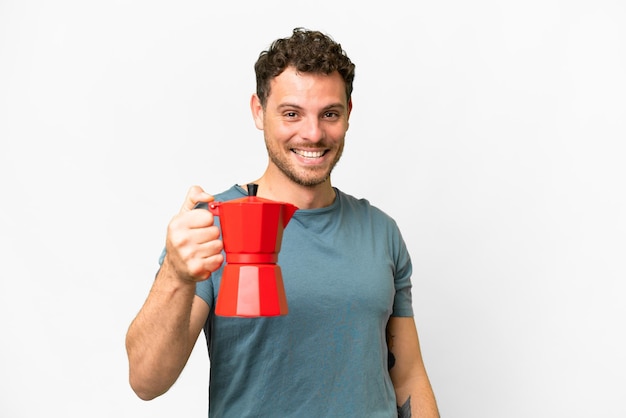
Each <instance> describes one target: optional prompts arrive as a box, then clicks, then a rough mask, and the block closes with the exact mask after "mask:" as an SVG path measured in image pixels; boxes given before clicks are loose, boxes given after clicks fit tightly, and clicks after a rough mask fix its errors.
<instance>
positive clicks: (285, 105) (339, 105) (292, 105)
mask: <svg viewBox="0 0 626 418" xmlns="http://www.w3.org/2000/svg"><path fill="white" fill-rule="evenodd" d="M284 108H294V109H303V107H302V106H300V105H297V104H295V103H281V104H279V105H278V108H277V109H278V110H281V109H284ZM337 108H340V109H342V110H345V109H346V106H345V105H344V104H343V103H332V104H329V105H328V106H324V107H323V108H322V112H324V111H327V110H330V109H337Z"/></svg>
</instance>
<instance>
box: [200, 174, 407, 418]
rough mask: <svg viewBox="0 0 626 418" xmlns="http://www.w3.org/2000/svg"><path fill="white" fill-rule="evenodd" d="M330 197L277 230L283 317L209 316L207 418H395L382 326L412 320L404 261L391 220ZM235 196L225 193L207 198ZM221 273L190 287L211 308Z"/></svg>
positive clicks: (236, 194) (356, 202) (235, 191)
mask: <svg viewBox="0 0 626 418" xmlns="http://www.w3.org/2000/svg"><path fill="white" fill-rule="evenodd" d="M335 190H336V195H337V197H336V199H335V201H334V202H333V204H332V205H330V206H328V207H325V208H320V209H311V210H298V211H296V213H295V214H294V215H293V217H292V219H291V221H290V222H289V223H288V224H287V226H286V228H285V230H284V233H283V240H282V247H281V251H280V253H279V256H278V265H279V266H280V268H281V270H282V275H283V281H284V285H285V293H286V295H287V301H288V305H289V314H288V315H286V316H280V317H267V318H232V317H220V316H216V315H215V314H214V312H213V309H211V313H210V315H209V318H208V320H207V323H206V325H205V329H204V331H205V335H206V339H207V344H208V349H209V355H210V363H211V368H210V370H211V372H210V389H209V416H210V417H237V418H243V417H272V418H275V417H281V418H285V417H297V418H302V417H316V418H321V417H351V418H352V417H368V418H369V417H385V418H387V417H397V407H396V398H395V392H394V388H393V385H392V383H391V379H390V377H389V373H388V353H387V343H386V333H385V329H386V325H387V322H388V320H389V317H390V316H392V315H393V316H412V315H413V308H412V303H411V280H410V278H411V271H412V268H411V259H410V256H409V254H408V251H407V248H406V246H405V243H404V240H403V239H402V236H401V234H400V231H399V229H398V227H397V225H396V223H395V221H394V220H393V219H392V218H390V217H389V216H388V215H386V214H385V213H383V212H382V211H381V210H379V209H377V208H375V207H373V206H372V205H370V204H369V202H368V201H367V200H364V199H356V198H354V197H352V196H349V195H347V194H344V193H342V192H341V191H339V190H338V189H335ZM243 196H246V192H245V191H244V189H243V188H241V187H239V186H233V187H232V188H230V189H229V190H227V191H225V192H224V193H221V194H218V195H216V196H215V197H216V200H217V201H227V200H232V199H237V198H241V197H243ZM215 219H216V223H218V224H219V217H216V218H215ZM222 269H223V266H222V268H220V269H219V270H218V271H216V272H214V273H213V274H212V277H211V279H209V280H206V281H203V282H200V283H198V284H197V286H196V293H197V294H198V295H199V296H200V297H201V298H202V299H204V300H205V301H206V302H207V303H208V304H209V306H211V307H214V306H215V300H216V297H217V289H219V284H220V280H221V272H222Z"/></svg>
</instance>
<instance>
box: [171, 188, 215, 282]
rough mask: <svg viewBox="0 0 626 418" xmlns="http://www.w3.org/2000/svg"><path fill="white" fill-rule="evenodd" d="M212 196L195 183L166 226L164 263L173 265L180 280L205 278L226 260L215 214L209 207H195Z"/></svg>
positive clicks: (209, 199)
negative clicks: (214, 221)
mask: <svg viewBox="0 0 626 418" xmlns="http://www.w3.org/2000/svg"><path fill="white" fill-rule="evenodd" d="M213 200H214V198H213V196H211V195H210V194H208V193H206V192H205V191H204V190H202V188H201V187H199V186H192V187H191V188H190V189H189V191H188V192H187V197H186V198H185V202H184V203H183V205H182V207H181V208H180V212H179V213H178V214H177V215H176V216H174V217H173V218H172V220H171V221H170V223H169V225H168V227H167V238H166V243H165V248H166V255H165V260H164V261H163V264H167V265H168V267H170V268H171V269H173V271H174V272H175V274H176V276H177V277H178V278H179V279H181V280H185V281H191V282H198V281H202V280H206V279H208V278H209V277H210V276H211V273H212V272H214V271H215V270H217V269H218V268H219V267H220V266H221V265H222V263H223V262H224V256H223V255H222V253H221V252H222V249H223V243H222V241H221V240H220V239H219V236H220V231H219V228H218V227H217V226H215V225H214V223H213V214H212V213H211V212H209V211H208V210H206V209H195V207H196V205H197V204H198V203H209V202H212V201H213Z"/></svg>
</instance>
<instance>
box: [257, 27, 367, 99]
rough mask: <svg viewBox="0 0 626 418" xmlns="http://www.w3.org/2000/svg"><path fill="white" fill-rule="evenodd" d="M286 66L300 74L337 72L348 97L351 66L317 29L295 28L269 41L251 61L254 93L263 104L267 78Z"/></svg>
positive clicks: (341, 50)
mask: <svg viewBox="0 0 626 418" xmlns="http://www.w3.org/2000/svg"><path fill="white" fill-rule="evenodd" d="M290 66H293V67H295V69H296V70H297V71H298V72H301V73H319V74H326V75H328V74H330V73H332V72H334V71H337V72H338V73H339V74H340V75H341V77H342V78H343V80H344V81H345V83H346V96H347V100H348V101H349V100H350V97H351V96H352V82H353V81H354V67H355V66H354V64H353V63H352V61H350V58H348V56H347V54H346V52H345V51H344V50H343V49H342V48H341V45H340V44H338V43H337V42H335V41H334V40H333V39H332V38H331V37H330V36H328V35H325V34H323V33H321V32H319V31H313V30H307V29H304V28H295V29H294V30H293V34H292V35H291V37H289V38H283V39H277V40H275V41H274V42H272V44H271V45H270V47H269V49H268V50H267V51H263V52H261V54H260V55H259V59H258V60H257V62H256V63H255V64H254V71H255V73H256V92H257V96H259V100H260V102H261V105H262V106H263V107H265V104H266V103H267V97H268V96H269V94H270V81H271V80H272V79H273V78H274V77H277V76H279V75H280V74H281V73H282V72H283V71H284V70H285V68H287V67H290Z"/></svg>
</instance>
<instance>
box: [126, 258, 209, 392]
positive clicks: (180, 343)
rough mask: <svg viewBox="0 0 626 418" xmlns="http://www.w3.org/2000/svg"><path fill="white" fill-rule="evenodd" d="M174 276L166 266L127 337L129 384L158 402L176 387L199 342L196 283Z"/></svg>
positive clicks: (163, 267)
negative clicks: (194, 323)
mask: <svg viewBox="0 0 626 418" xmlns="http://www.w3.org/2000/svg"><path fill="white" fill-rule="evenodd" d="M173 275H174V271H173V269H171V268H170V267H169V265H168V263H167V262H164V263H163V266H162V268H161V270H160V271H159V273H158V275H157V277H156V279H155V281H154V284H153V286H152V289H151V290H150V294H149V295H148V298H147V299H146V301H145V303H144V305H143V307H142V308H141V310H140V311H139V313H138V315H137V317H136V318H135V320H134V321H133V322H132V323H131V325H130V327H129V329H128V333H127V335H126V350H127V354H128V361H129V379H130V384H131V387H132V388H133V390H134V391H135V392H136V393H137V395H138V396H139V397H140V398H142V399H152V398H155V397H157V396H159V395H161V394H163V393H164V392H166V391H167V390H168V389H169V388H170V387H171V386H172V384H174V382H175V381H176V379H177V378H178V376H179V375H180V373H181V371H182V369H183V367H184V366H185V364H186V362H187V360H188V358H189V355H190V353H191V350H192V349H193V344H194V342H195V339H197V335H195V336H192V335H191V331H190V317H191V307H192V303H193V299H194V295H195V283H193V282H185V281H183V280H179V279H177V278H176V277H174V276H173Z"/></svg>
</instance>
